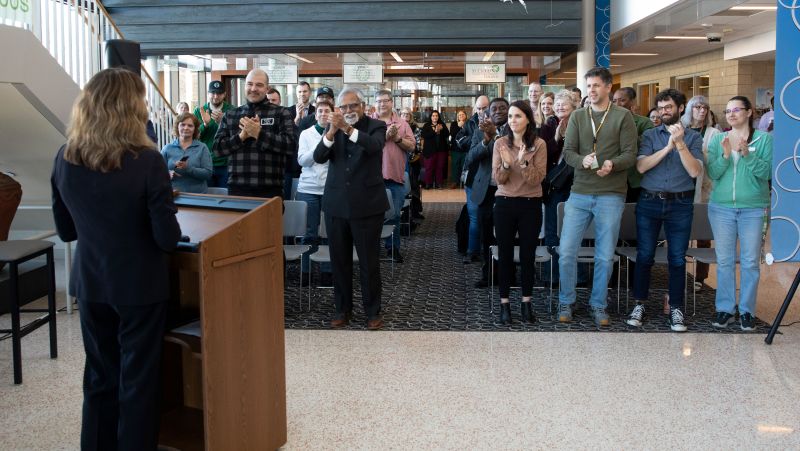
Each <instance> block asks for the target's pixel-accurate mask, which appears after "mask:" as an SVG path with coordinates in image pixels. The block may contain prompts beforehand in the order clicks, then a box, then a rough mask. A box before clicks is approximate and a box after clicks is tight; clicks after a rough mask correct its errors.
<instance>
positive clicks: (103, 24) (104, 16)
mask: <svg viewBox="0 0 800 451" xmlns="http://www.w3.org/2000/svg"><path fill="white" fill-rule="evenodd" d="M30 6H31V7H32V13H31V16H32V23H25V22H19V21H17V22H11V21H5V23H6V24H8V25H12V26H16V27H19V28H24V29H27V30H30V31H31V32H33V34H34V35H35V36H36V37H37V38H38V39H39V41H40V42H41V43H42V45H43V46H44V47H45V48H46V49H47V50H48V51H49V52H50V55H52V56H53V58H54V59H55V60H56V61H58V63H59V65H61V67H62V68H63V69H64V71H66V72H67V74H68V75H69V76H70V77H71V78H72V79H73V80H74V81H75V83H77V85H78V86H79V87H81V88H83V86H84V85H85V84H86V82H88V81H89V79H90V78H91V77H92V76H93V75H94V74H96V73H97V72H99V71H100V69H101V68H102V65H103V64H102V57H103V48H102V43H103V42H104V41H108V40H110V39H124V38H125V37H124V35H123V34H122V31H121V30H120V29H119V27H117V24H116V23H114V20H113V19H112V18H111V16H110V15H109V14H108V11H107V10H106V8H105V6H104V5H103V4H102V3H101V2H100V1H99V0H34V1H31V2H30ZM0 23H3V22H0ZM140 66H141V73H142V80H143V81H144V83H145V87H146V99H147V103H148V106H149V110H150V119H151V120H152V122H153V124H154V126H155V129H156V135H157V136H156V137H157V140H158V144H159V147H163V146H164V145H165V144H166V143H168V142H169V141H171V134H172V126H173V125H174V120H175V115H176V113H175V110H174V109H173V108H172V105H170V103H169V100H167V98H166V96H165V95H164V92H163V91H162V90H161V88H160V87H159V86H158V83H156V81H155V79H153V77H152V76H151V75H150V73H148V71H147V69H146V67H145V65H144V64H141V63H140Z"/></svg>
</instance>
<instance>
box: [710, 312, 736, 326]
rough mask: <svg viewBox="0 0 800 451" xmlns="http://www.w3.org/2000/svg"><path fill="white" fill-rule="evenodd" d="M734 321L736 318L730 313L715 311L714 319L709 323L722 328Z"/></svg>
mask: <svg viewBox="0 0 800 451" xmlns="http://www.w3.org/2000/svg"><path fill="white" fill-rule="evenodd" d="M734 322H736V318H734V317H733V315H731V314H730V313H725V312H717V314H716V315H714V320H713V321H711V325H712V326H714V327H716V328H718V329H724V328H726V327H728V324H733V323H734Z"/></svg>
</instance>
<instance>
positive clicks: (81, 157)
mask: <svg viewBox="0 0 800 451" xmlns="http://www.w3.org/2000/svg"><path fill="white" fill-rule="evenodd" d="M144 95H145V89H144V83H143V82H142V79H141V78H140V77H139V76H138V75H136V74H134V73H133V72H131V71H129V70H127V69H121V68H113V69H105V70H102V71H100V72H98V73H97V74H95V76H94V77H92V78H91V79H90V80H89V82H88V83H86V86H85V87H84V88H83V91H82V92H81V94H80V95H79V96H78V99H77V100H75V104H74V105H73V107H72V121H71V122H70V125H69V128H68V129H67V146H66V148H65V149H64V159H65V160H67V161H68V162H70V163H72V164H75V165H80V166H85V167H87V168H89V169H91V170H93V171H100V172H109V171H113V170H116V169H119V168H120V167H122V157H123V155H124V154H125V152H131V153H133V154H134V155H135V154H137V153H138V152H139V151H142V150H155V144H154V143H153V141H151V140H150V138H149V137H148V136H147V131H146V124H147V105H146V104H145V101H144Z"/></svg>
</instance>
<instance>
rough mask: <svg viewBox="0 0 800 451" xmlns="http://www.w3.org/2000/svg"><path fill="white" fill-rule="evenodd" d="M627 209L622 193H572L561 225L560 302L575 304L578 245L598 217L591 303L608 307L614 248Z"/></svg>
mask: <svg viewBox="0 0 800 451" xmlns="http://www.w3.org/2000/svg"><path fill="white" fill-rule="evenodd" d="M624 208H625V196H623V195H622V194H602V195H589V194H578V193H571V194H570V196H569V199H568V200H567V203H566V205H564V225H563V227H562V228H561V244H560V245H559V250H558V253H559V261H558V269H559V272H560V280H561V283H560V286H559V292H558V301H559V302H560V303H562V304H573V303H575V283H576V277H577V271H578V263H577V262H578V248H579V247H580V245H581V241H582V240H583V235H584V233H585V232H586V229H587V228H588V227H589V223H591V222H592V220H593V219H594V231H595V243H594V246H595V247H594V281H593V283H592V294H591V296H590V297H589V304H590V305H591V306H592V307H598V308H605V307H606V303H607V300H606V295H607V291H608V279H609V278H610V277H611V271H612V270H613V268H614V249H615V248H616V246H617V238H619V222H620V219H621V217H622V210H623V209H624Z"/></svg>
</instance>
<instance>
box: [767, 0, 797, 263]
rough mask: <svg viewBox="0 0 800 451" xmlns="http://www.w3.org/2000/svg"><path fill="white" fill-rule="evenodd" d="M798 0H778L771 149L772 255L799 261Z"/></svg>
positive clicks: (777, 257)
mask: <svg viewBox="0 0 800 451" xmlns="http://www.w3.org/2000/svg"><path fill="white" fill-rule="evenodd" d="M798 8H800V1H798V0H778V18H777V29H776V36H777V43H776V44H777V45H776V48H775V120H774V129H775V131H774V135H773V138H774V140H773V153H772V226H771V227H772V231H771V233H770V236H771V244H772V246H771V247H772V255H773V257H774V258H775V261H800V252H798V251H800V208H797V205H798V204H800V66H798V64H800V11H798Z"/></svg>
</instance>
